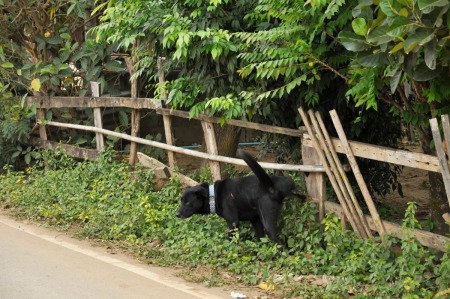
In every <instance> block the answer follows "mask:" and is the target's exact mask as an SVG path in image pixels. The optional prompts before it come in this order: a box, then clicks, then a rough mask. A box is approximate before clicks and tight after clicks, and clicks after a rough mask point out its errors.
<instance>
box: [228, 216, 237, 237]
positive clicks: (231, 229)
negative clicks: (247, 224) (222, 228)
mask: <svg viewBox="0 0 450 299" xmlns="http://www.w3.org/2000/svg"><path fill="white" fill-rule="evenodd" d="M227 226H228V231H227V237H228V239H229V240H231V239H232V238H233V236H234V235H235V234H236V233H237V231H238V229H239V221H238V220H234V221H233V220H227Z"/></svg>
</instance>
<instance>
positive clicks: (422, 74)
mask: <svg viewBox="0 0 450 299" xmlns="http://www.w3.org/2000/svg"><path fill="white" fill-rule="evenodd" d="M441 71H442V69H440V68H439V69H435V70H431V69H430V68H428V67H427V66H426V65H423V64H421V65H419V66H417V67H416V69H415V70H414V71H413V74H412V77H413V79H414V80H416V81H429V80H431V79H434V78H436V77H437V76H439V74H440V73H441Z"/></svg>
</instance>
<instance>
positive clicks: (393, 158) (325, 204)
mask: <svg viewBox="0 0 450 299" xmlns="http://www.w3.org/2000/svg"><path fill="white" fill-rule="evenodd" d="M27 104H28V105H35V106H36V107H37V125H38V126H39V135H40V138H32V139H31V140H30V142H31V143H32V144H34V145H36V146H39V147H45V148H47V147H56V146H57V145H59V143H57V142H55V141H49V140H47V134H46V129H45V126H56V127H65V128H72V129H79V130H84V131H90V132H94V133H96V138H97V139H101V140H103V138H104V135H110V136H115V137H118V138H122V139H125V140H128V141H131V142H132V143H138V144H143V145H148V146H152V147H157V148H161V149H164V150H166V151H167V153H168V156H169V157H170V159H169V166H171V167H173V166H174V165H175V164H176V159H175V156H174V155H173V153H179V154H185V155H190V156H195V157H198V158H202V159H206V160H207V161H208V163H209V165H210V168H211V171H212V174H213V179H214V180H217V179H220V168H219V162H225V163H232V164H236V165H245V163H244V161H243V160H240V159H235V158H230V157H223V156H219V155H217V145H216V141H215V133H214V126H213V125H212V124H215V123H218V122H219V119H218V118H215V117H210V116H208V115H204V114H201V115H199V116H196V117H192V119H196V120H199V121H200V122H201V123H202V128H203V133H204V138H205V143H206V145H207V152H206V153H204V152H199V151H194V150H190V149H186V148H181V147H177V146H175V144H174V140H175V139H174V136H173V128H172V125H171V123H172V121H171V120H172V118H173V117H181V118H188V119H190V118H191V117H190V116H189V113H188V112H185V111H178V110H171V109H165V108H161V107H160V106H158V105H157V104H156V103H155V102H154V100H153V99H148V98H121V97H29V98H28V99H27ZM63 107H65V108H74V107H76V108H93V109H94V111H95V110H97V111H100V109H101V108H105V107H127V108H131V109H133V111H135V110H140V109H150V110H155V111H156V113H157V114H160V115H162V116H163V117H164V132H165V135H166V141H167V143H161V142H156V141H151V140H146V139H143V138H139V137H137V136H130V135H127V134H123V133H118V132H115V131H111V130H106V129H103V127H102V120H101V117H99V115H100V114H99V113H98V112H97V113H96V114H95V115H97V117H96V118H95V119H96V121H95V126H82V125H76V124H69V123H60V122H54V121H46V120H45V119H44V115H45V109H51V108H63ZM226 123H227V124H228V125H232V126H238V127H242V128H247V129H253V130H259V131H262V132H266V133H276V134H283V135H288V136H292V137H295V138H300V139H301V145H302V158H303V165H291V164H276V163H264V162H262V163H261V166H262V167H264V168H269V169H278V170H286V171H300V172H306V173H309V175H308V176H306V177H305V181H306V187H307V192H308V195H309V196H310V197H311V199H312V200H313V201H314V202H317V203H318V204H319V207H321V208H320V209H319V210H322V209H323V211H334V212H336V213H337V215H338V216H339V217H340V218H341V219H342V222H343V225H344V224H345V222H346V217H345V214H344V211H343V208H342V206H341V205H339V204H336V203H333V202H330V201H327V200H326V189H325V179H326V176H325V169H324V166H323V165H322V163H321V159H320V157H319V155H318V153H317V151H316V150H315V149H314V145H313V139H312V138H311V136H310V134H308V133H307V132H306V128H299V129H288V128H282V127H274V126H268V125H263V124H258V123H253V122H245V121H240V120H229V121H227V122H226ZM136 125H137V126H139V122H136V121H132V123H131V126H132V128H131V130H132V132H139V128H138V127H137V128H135V127H134V126H136ZM330 140H331V141H330V142H331V143H332V144H333V146H334V149H335V151H336V152H338V153H346V148H345V146H346V145H345V144H343V143H342V142H341V140H340V139H338V138H331V139H330ZM59 146H61V147H62V148H63V149H65V150H66V151H67V153H68V154H70V155H72V156H74V157H78V158H84V159H91V160H92V159H95V157H96V156H97V155H98V153H99V151H101V150H102V147H103V146H104V145H103V142H101V141H100V142H99V141H97V149H96V150H93V149H83V148H80V147H77V146H73V145H68V144H63V145H59ZM348 146H349V148H350V149H351V151H352V153H353V155H354V156H357V157H362V158H367V159H373V160H377V161H383V162H387V163H392V164H398V165H403V166H408V167H412V168H418V169H423V170H427V171H434V172H441V168H440V163H439V160H438V158H437V157H435V156H431V155H425V154H421V153H413V152H409V151H403V150H398V149H391V148H387V147H381V146H376V145H370V144H365V143H361V142H355V141H348ZM135 160H136V157H133V153H130V162H131V161H135ZM322 216H323V215H322ZM363 217H364V218H365V221H366V222H367V224H368V226H369V228H370V229H371V230H373V231H375V232H376V231H379V229H377V227H379V223H378V224H377V222H376V221H374V219H373V218H372V217H371V216H367V215H363ZM381 224H382V226H383V228H384V232H386V233H388V234H390V235H393V236H395V237H401V236H402V227H401V225H399V224H396V223H392V222H389V221H381ZM413 235H414V236H415V237H416V238H417V239H418V240H419V241H420V242H421V243H422V244H423V245H425V246H427V247H431V248H436V249H439V250H441V251H446V243H447V242H450V238H447V237H445V236H441V235H438V234H434V233H430V232H426V231H422V230H415V231H414V232H413Z"/></svg>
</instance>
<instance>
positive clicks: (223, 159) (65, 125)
mask: <svg viewBox="0 0 450 299" xmlns="http://www.w3.org/2000/svg"><path fill="white" fill-rule="evenodd" d="M38 123H39V124H42V123H41V122H40V121H38ZM45 125H49V126H56V127H62V128H70V129H78V130H84V131H89V132H95V133H102V134H105V135H110V136H114V137H118V138H122V139H125V140H128V141H133V142H137V143H140V144H145V145H149V146H153V147H157V148H161V149H164V150H168V151H172V152H176V153H180V154H185V155H189V156H194V157H197V158H202V159H206V160H209V161H216V162H225V163H230V164H235V165H242V166H246V165H247V164H246V163H245V162H244V160H241V159H236V158H230V157H224V156H218V155H211V154H207V153H202V152H197V151H194V150H190V149H186V148H180V147H177V146H174V145H168V144H165V143H162V142H158V141H152V140H147V139H144V138H139V137H133V136H130V135H127V134H123V133H118V132H115V131H110V130H106V129H100V128H96V127H91V126H83V125H75V124H68V123H60V122H54V121H47V122H45ZM259 164H261V166H262V167H263V168H266V169H275V170H286V171H302V172H323V171H324V169H323V167H322V166H315V165H292V164H277V163H269V162H259Z"/></svg>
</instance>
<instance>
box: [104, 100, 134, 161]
mask: <svg viewBox="0 0 450 299" xmlns="http://www.w3.org/2000/svg"><path fill="white" fill-rule="evenodd" d="M95 109H97V108H95ZM140 128H141V112H140V111H139V110H137V109H133V110H131V136H134V137H139V131H140ZM137 150H138V143H136V142H131V144H130V158H129V162H128V164H130V165H135V164H136V155H137Z"/></svg>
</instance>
